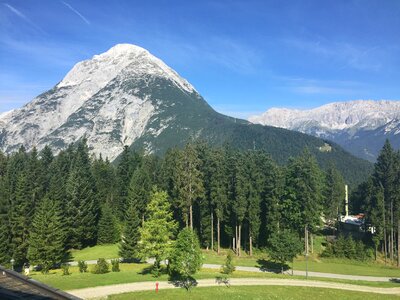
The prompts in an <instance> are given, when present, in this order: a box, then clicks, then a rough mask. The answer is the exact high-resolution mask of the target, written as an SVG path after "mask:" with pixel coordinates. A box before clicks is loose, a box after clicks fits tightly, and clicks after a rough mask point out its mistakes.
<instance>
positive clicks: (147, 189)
mask: <svg viewBox="0 0 400 300" xmlns="http://www.w3.org/2000/svg"><path fill="white" fill-rule="evenodd" d="M150 193H151V179H150V176H149V173H148V171H147V170H146V169H145V166H144V165H142V166H141V167H140V168H138V169H136V171H135V172H134V173H133V175H132V179H131V181H130V184H129V190H128V198H127V201H128V203H129V205H133V206H134V207H136V209H137V211H138V214H139V216H140V218H141V219H142V220H144V216H145V213H146V207H147V204H148V203H149V200H150Z"/></svg>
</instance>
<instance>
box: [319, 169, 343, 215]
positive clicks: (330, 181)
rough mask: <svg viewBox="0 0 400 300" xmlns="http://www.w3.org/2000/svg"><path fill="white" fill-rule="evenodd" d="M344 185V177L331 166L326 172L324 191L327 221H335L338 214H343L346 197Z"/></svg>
mask: <svg viewBox="0 0 400 300" xmlns="http://www.w3.org/2000/svg"><path fill="white" fill-rule="evenodd" d="M344 185H345V184H344V179H343V177H342V175H341V174H340V173H339V171H338V170H337V169H336V168H335V166H334V165H333V164H331V165H330V166H329V168H328V170H327V171H326V175H325V185H324V190H323V196H324V213H325V217H326V218H327V219H330V220H335V219H336V218H337V216H338V214H339V213H341V212H342V208H343V203H344V197H345V195H344Z"/></svg>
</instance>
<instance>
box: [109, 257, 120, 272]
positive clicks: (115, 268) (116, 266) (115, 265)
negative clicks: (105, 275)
mask: <svg viewBox="0 0 400 300" xmlns="http://www.w3.org/2000/svg"><path fill="white" fill-rule="evenodd" d="M111 271H113V272H119V271H120V269H119V259H118V258H116V259H112V260H111Z"/></svg>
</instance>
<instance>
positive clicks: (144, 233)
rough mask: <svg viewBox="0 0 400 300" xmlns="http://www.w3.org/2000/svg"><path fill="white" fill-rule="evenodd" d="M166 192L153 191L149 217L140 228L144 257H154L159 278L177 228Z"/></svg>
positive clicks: (154, 268) (155, 271)
mask: <svg viewBox="0 0 400 300" xmlns="http://www.w3.org/2000/svg"><path fill="white" fill-rule="evenodd" d="M167 198H168V195H167V193H166V192H158V191H153V193H152V195H151V198H150V203H149V205H148V206H147V212H148V217H147V219H146V220H145V222H144V224H143V227H142V228H140V242H141V243H140V247H141V254H142V256H143V257H154V259H155V261H154V265H153V274H154V275H155V276H157V277H158V276H159V270H160V262H161V260H163V259H165V258H167V257H168V254H169V253H170V251H171V248H172V239H173V237H174V233H175V230H176V227H177V224H176V222H175V221H174V220H173V218H172V212H171V208H170V204H169V203H168V200H167Z"/></svg>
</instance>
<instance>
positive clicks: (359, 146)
mask: <svg viewBox="0 0 400 300" xmlns="http://www.w3.org/2000/svg"><path fill="white" fill-rule="evenodd" d="M249 121H250V122H252V123H255V124H263V125H269V126H274V127H280V128H286V129H290V130H296V131H299V132H303V133H307V134H310V135H313V136H316V137H320V138H323V139H327V140H330V141H333V142H335V143H338V144H339V145H341V146H342V147H343V148H344V149H346V150H347V151H349V152H350V153H352V154H354V155H356V156H358V157H361V158H364V159H367V160H369V161H371V162H374V161H375V160H376V157H377V156H378V154H379V151H380V150H381V148H382V147H383V144H384V142H385V140H386V139H389V141H390V142H391V143H392V145H393V146H394V147H395V148H397V149H399V148H400V135H399V134H400V101H388V100H381V101H373V100H357V101H349V102H335V103H330V104H326V105H323V106H321V107H317V108H314V109H310V110H298V109H287V108H271V109H269V110H267V111H266V112H265V113H263V114H261V115H259V116H252V117H250V118H249Z"/></svg>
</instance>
